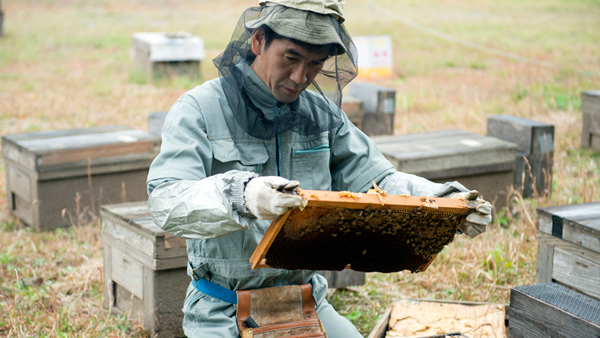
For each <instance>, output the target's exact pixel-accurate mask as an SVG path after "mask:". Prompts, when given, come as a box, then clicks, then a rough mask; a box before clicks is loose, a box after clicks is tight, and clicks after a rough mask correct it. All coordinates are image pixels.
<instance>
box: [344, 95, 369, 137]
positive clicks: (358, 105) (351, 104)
mask: <svg viewBox="0 0 600 338" xmlns="http://www.w3.org/2000/svg"><path fill="white" fill-rule="evenodd" d="M342 110H343V111H344V113H346V115H347V116H348V120H350V122H352V123H353V124H354V125H355V126H356V127H357V128H358V129H362V122H363V119H364V117H365V110H364V108H363V101H362V100H361V99H359V98H357V97H354V96H350V95H344V96H343V97H342Z"/></svg>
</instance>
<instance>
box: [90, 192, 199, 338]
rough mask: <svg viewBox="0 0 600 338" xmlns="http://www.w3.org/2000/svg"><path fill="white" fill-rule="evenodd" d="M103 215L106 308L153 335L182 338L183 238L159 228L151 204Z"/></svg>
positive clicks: (107, 209)
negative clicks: (134, 322)
mask: <svg viewBox="0 0 600 338" xmlns="http://www.w3.org/2000/svg"><path fill="white" fill-rule="evenodd" d="M101 214H102V245H103V253H104V280H105V285H104V306H105V307H106V308H109V309H110V310H111V311H112V312H113V313H116V314H126V315H128V316H129V318H131V319H135V320H138V321H139V322H141V323H142V324H143V326H144V328H146V329H147V330H148V331H149V333H150V335H151V336H152V337H183V336H184V334H183V328H182V321H183V312H181V308H182V307H183V301H184V299H185V294H186V289H187V287H188V285H189V284H190V277H189V276H188V275H187V262H188V257H187V252H186V242H185V239H182V238H178V237H174V236H172V235H170V234H169V233H166V232H165V231H163V230H162V229H160V228H159V227H157V226H156V225H155V224H154V221H153V220H152V218H151V217H150V212H149V211H148V202H147V201H142V202H134V203H122V204H113V205H105V206H103V207H102V210H101Z"/></svg>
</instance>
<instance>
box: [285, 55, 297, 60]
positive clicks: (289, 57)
mask: <svg viewBox="0 0 600 338" xmlns="http://www.w3.org/2000/svg"><path fill="white" fill-rule="evenodd" d="M285 58H286V60H288V61H296V60H298V58H295V57H292V56H287V55H285Z"/></svg>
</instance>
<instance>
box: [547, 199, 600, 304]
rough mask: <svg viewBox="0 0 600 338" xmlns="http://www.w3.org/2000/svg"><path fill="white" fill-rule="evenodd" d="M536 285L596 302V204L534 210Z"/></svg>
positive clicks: (599, 290) (599, 217) (599, 264)
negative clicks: (563, 289)
mask: <svg viewBox="0 0 600 338" xmlns="http://www.w3.org/2000/svg"><path fill="white" fill-rule="evenodd" d="M537 215H538V218H537V229H538V232H537V235H536V236H537V240H538V258H537V276H536V282H537V283H549V282H557V283H561V284H563V285H566V286H568V287H569V288H572V289H573V290H575V291H577V292H580V293H583V294H585V295H587V296H590V297H593V298H596V299H598V300H600V202H594V203H583V204H573V205H564V206H557V207H548V208H539V209H537Z"/></svg>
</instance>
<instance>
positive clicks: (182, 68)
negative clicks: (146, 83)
mask: <svg viewBox="0 0 600 338" xmlns="http://www.w3.org/2000/svg"><path fill="white" fill-rule="evenodd" d="M132 39H133V46H132V59H133V62H134V65H133V66H134V70H135V71H136V72H139V73H140V74H141V75H142V76H143V77H145V78H146V79H148V80H154V79H161V78H167V79H170V78H173V77H174V76H186V77H189V78H191V79H200V63H201V62H202V61H203V60H204V58H205V53H204V41H203V40H202V39H200V38H199V37H197V36H193V35H191V34H189V33H185V32H178V33H172V34H171V33H161V32H150V33H147V32H143V33H134V34H133V36H132Z"/></svg>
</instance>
